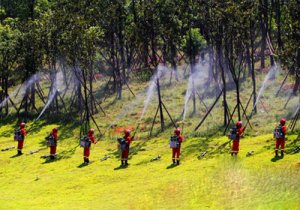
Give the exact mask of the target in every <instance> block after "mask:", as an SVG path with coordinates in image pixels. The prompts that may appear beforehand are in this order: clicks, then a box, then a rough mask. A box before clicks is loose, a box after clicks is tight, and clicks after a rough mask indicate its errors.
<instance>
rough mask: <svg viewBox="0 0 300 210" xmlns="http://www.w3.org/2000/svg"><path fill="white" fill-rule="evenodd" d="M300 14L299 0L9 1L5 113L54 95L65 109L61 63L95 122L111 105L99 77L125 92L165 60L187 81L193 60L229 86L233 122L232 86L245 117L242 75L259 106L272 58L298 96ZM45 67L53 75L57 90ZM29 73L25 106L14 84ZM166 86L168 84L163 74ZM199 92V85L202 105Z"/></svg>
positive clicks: (3, 50) (212, 79)
mask: <svg viewBox="0 0 300 210" xmlns="http://www.w3.org/2000/svg"><path fill="white" fill-rule="evenodd" d="M299 14H300V3H299V1H298V0H240V1H234V0H227V1H223V0H197V1H196V0H186V1H181V0H127V1H126V0H110V1H108V0H91V1H85V0H78V1H70V0H59V1H56V0H1V1H0V21H1V24H0V85H1V87H0V102H1V106H0V114H1V116H6V115H8V114H9V108H8V107H9V106H10V105H11V106H13V107H14V109H15V111H16V114H17V115H18V116H19V114H20V113H21V112H22V113H25V116H27V115H28V113H30V112H32V111H37V107H36V100H41V101H42V102H43V103H44V104H45V105H47V101H46V100H45V98H47V97H48V99H49V97H53V99H54V100H51V104H49V105H50V106H51V110H52V111H53V112H54V113H55V112H58V106H59V103H61V102H64V100H63V95H62V94H63V93H62V92H61V91H59V88H58V87H57V83H56V80H57V72H58V68H60V69H68V70H69V71H63V72H64V73H65V75H63V76H64V77H63V78H65V80H66V81H65V82H66V84H69V83H70V81H68V78H69V77H67V75H66V74H67V73H69V72H71V73H72V75H73V76H74V77H75V78H76V80H77V81H78V82H77V83H76V85H75V86H74V88H73V89H74V91H73V93H72V97H71V100H70V102H69V103H70V104H71V105H70V108H72V111H73V112H76V113H78V116H81V120H83V121H85V122H87V124H88V123H89V122H90V121H91V120H93V114H95V113H97V112H99V111H103V110H101V105H100V102H99V101H98V100H97V98H96V97H95V96H94V94H93V90H94V88H95V87H94V86H93V80H94V79H95V77H97V76H105V77H109V78H110V79H109V83H108V84H107V88H108V89H109V91H107V93H109V94H116V95H117V97H118V99H122V90H123V87H126V88H128V89H130V79H132V78H134V76H135V75H153V74H154V73H155V72H156V70H157V66H158V65H159V64H161V65H165V66H168V67H170V68H171V69H173V75H172V76H171V78H170V83H172V82H173V81H174V80H178V75H177V68H178V66H179V64H180V63H182V62H184V63H187V64H190V68H189V69H190V73H191V74H192V73H193V71H194V66H195V64H196V63H197V62H198V61H199V60H204V59H207V60H208V61H209V68H210V71H209V72H211V74H210V75H209V81H207V82H208V83H216V84H218V85H219V87H221V89H222V91H221V94H220V97H221V98H222V100H223V104H224V125H227V124H228V121H229V120H230V116H231V115H232V113H231V112H230V111H229V110H228V107H227V105H226V99H227V98H226V89H227V88H226V86H227V85H233V86H234V89H235V91H236V106H235V109H234V111H233V112H235V111H236V112H237V114H238V118H239V119H240V118H241V115H242V114H243V109H244V108H243V106H242V105H241V103H240V96H239V91H240V90H239V87H240V82H242V81H243V80H244V79H245V78H246V77H249V78H251V79H252V84H253V85H252V88H253V90H252V96H251V98H252V103H251V104H253V109H254V112H255V108H256V106H255V104H256V98H257V87H256V72H257V71H263V70H264V68H265V67H266V65H267V63H268V64H269V63H270V65H271V66H273V65H276V62H280V64H281V66H282V69H283V70H284V71H285V72H286V75H287V77H291V78H293V81H294V86H293V94H295V95H296V94H298V92H299V87H300V49H299V46H300V45H299V40H300V30H299V29H300V15H299ZM258 63H259V66H258V65H257V64H258ZM39 73H43V75H44V73H47V75H49V76H48V77H47V78H48V79H49V80H50V81H51V86H50V87H49V93H47V94H48V95H46V93H45V92H44V91H43V88H41V85H40V83H39V81H40V80H39V79H38V78H37V77H39ZM33 75H35V76H34V77H33ZM28 80H30V81H31V82H27V83H26V84H27V86H28V87H26V88H25V93H24V97H23V98H22V100H21V102H20V103H19V104H16V103H15V102H14V101H13V100H11V98H10V94H11V93H10V92H9V89H10V88H11V87H14V86H16V85H18V84H22V83H24V82H25V81H28ZM157 85H158V89H159V81H158V82H157ZM18 91H19V90H18ZM18 91H17V92H18ZM132 94H134V93H132ZM103 97H105V96H103ZM196 97H197V96H196V94H195V92H193V95H192V100H193V101H194V111H195V110H196V102H195V101H196ZM103 112H104V111H103ZM229 112H230V113H229Z"/></svg>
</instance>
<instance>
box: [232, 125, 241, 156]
mask: <svg viewBox="0 0 300 210" xmlns="http://www.w3.org/2000/svg"><path fill="white" fill-rule="evenodd" d="M242 126H243V123H242V121H238V122H237V123H236V127H235V128H232V129H231V130H230V139H232V141H233V143H232V150H231V155H237V154H238V153H239V150H240V139H241V136H242V135H243V132H244V128H243V127H242Z"/></svg>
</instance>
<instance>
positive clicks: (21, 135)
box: [15, 122, 27, 155]
mask: <svg viewBox="0 0 300 210" xmlns="http://www.w3.org/2000/svg"><path fill="white" fill-rule="evenodd" d="M15 135H16V134H15ZM26 135H27V132H26V130H25V123H24V122H21V123H20V129H19V130H18V134H17V137H16V136H15V139H16V140H18V155H22V154H23V153H22V149H23V145H24V140H25V136H26Z"/></svg>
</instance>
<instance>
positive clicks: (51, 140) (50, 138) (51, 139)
mask: <svg viewBox="0 0 300 210" xmlns="http://www.w3.org/2000/svg"><path fill="white" fill-rule="evenodd" d="M45 139H46V141H47V144H48V145H49V146H51V147H52V146H56V142H55V140H54V136H53V135H52V134H50V135H49V136H47V137H46V138H45Z"/></svg>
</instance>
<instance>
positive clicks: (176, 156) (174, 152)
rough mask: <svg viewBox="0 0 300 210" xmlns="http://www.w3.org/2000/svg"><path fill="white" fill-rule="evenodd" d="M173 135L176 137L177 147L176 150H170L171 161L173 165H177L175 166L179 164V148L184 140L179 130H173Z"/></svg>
mask: <svg viewBox="0 0 300 210" xmlns="http://www.w3.org/2000/svg"><path fill="white" fill-rule="evenodd" d="M174 133H175V135H176V136H177V137H178V146H177V147H176V148H172V160H173V164H175V163H177V165H179V164H180V159H179V158H180V147H181V143H182V142H183V140H184V138H183V136H182V135H181V134H180V133H181V131H180V129H179V128H176V129H175V130H174Z"/></svg>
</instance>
